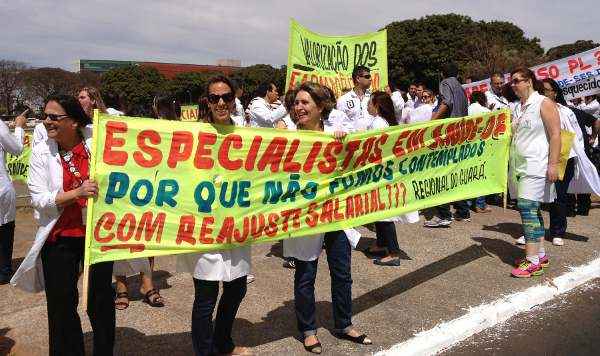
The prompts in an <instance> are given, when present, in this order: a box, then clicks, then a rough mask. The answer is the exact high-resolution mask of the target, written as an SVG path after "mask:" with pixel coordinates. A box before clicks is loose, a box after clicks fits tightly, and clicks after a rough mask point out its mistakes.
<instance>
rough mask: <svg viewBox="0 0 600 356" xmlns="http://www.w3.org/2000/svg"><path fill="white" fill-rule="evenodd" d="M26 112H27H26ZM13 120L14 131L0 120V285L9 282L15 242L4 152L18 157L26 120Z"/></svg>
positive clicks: (12, 190)
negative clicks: (11, 131)
mask: <svg viewBox="0 0 600 356" xmlns="http://www.w3.org/2000/svg"><path fill="white" fill-rule="evenodd" d="M26 112H27V111H26ZM26 112H24V113H23V114H21V115H19V116H17V117H16V118H15V131H14V133H13V134H11V133H10V130H9V129H8V126H7V125H6V124H5V123H4V121H2V120H0V285H2V284H6V283H8V281H10V275H11V274H12V251H13V242H14V240H15V216H16V213H17V211H16V195H15V188H14V187H13V184H12V181H11V179H10V176H9V175H8V172H7V171H6V163H5V161H4V160H5V154H4V153H5V152H8V153H10V154H13V155H20V154H21V152H22V151H23V138H24V136H25V131H23V127H24V126H25V124H26V122H27V119H26V118H25V116H23V115H25V113H26Z"/></svg>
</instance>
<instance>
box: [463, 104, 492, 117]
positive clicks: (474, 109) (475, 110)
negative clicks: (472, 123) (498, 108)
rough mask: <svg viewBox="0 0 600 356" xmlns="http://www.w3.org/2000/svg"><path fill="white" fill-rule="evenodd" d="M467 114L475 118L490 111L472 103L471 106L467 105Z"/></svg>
mask: <svg viewBox="0 0 600 356" xmlns="http://www.w3.org/2000/svg"><path fill="white" fill-rule="evenodd" d="M467 112H468V115H469V116H475V115H481V114H486V113H489V112H491V111H490V109H488V108H486V107H485V106H482V105H481V104H479V103H478V102H474V103H473V104H471V105H469V107H468V108H467Z"/></svg>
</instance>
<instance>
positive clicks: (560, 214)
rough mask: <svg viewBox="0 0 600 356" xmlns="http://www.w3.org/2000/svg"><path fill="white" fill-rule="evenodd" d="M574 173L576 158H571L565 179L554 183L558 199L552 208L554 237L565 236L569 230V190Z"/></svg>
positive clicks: (551, 217)
mask: <svg viewBox="0 0 600 356" xmlns="http://www.w3.org/2000/svg"><path fill="white" fill-rule="evenodd" d="M574 174H575V159H574V158H571V159H569V160H568V161H567V168H566V169H565V175H564V177H563V180H557V181H556V182H555V183H554V187H556V199H555V200H554V203H553V204H552V207H551V208H550V234H551V236H552V237H563V236H564V235H565V233H566V232H567V210H568V208H567V207H568V203H569V195H568V194H567V190H568V189H569V184H570V183H571V179H573V175H574Z"/></svg>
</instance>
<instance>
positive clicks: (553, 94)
mask: <svg viewBox="0 0 600 356" xmlns="http://www.w3.org/2000/svg"><path fill="white" fill-rule="evenodd" d="M542 84H543V86H544V95H545V96H546V97H547V98H549V99H552V100H553V101H555V102H556V107H557V109H558V113H559V115H560V127H561V129H562V130H565V131H569V132H572V133H574V134H575V137H574V139H573V145H572V146H571V151H570V152H569V160H568V161H567V166H566V169H565V174H564V176H563V179H562V180H557V181H556V182H555V183H554V186H555V187H556V199H555V200H554V203H553V204H552V206H551V208H550V229H549V230H550V235H551V237H552V244H554V245H556V246H562V245H563V244H564V241H563V237H564V235H565V233H566V231H567V210H568V203H569V202H568V200H569V197H568V193H595V194H600V178H599V177H598V171H597V170H596V167H595V166H594V164H593V163H592V162H591V161H590V160H589V158H588V157H587V155H586V153H585V148H584V147H585V146H584V142H583V140H584V137H583V132H582V131H581V128H580V126H579V123H578V122H577V118H576V117H575V113H573V111H572V110H571V109H569V108H568V107H567V102H566V101H565V98H564V96H563V94H562V90H561V89H560V86H559V85H558V83H557V82H556V81H555V80H554V79H550V78H548V79H544V80H542Z"/></svg>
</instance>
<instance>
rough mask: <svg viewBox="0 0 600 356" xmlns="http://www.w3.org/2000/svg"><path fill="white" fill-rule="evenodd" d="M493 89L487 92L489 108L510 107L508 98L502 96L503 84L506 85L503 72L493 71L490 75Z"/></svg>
mask: <svg viewBox="0 0 600 356" xmlns="http://www.w3.org/2000/svg"><path fill="white" fill-rule="evenodd" d="M490 85H491V90H488V91H486V92H485V97H486V99H487V105H488V109H490V110H501V109H505V108H508V100H506V98H505V97H503V96H502V86H503V85H504V76H503V75H502V73H498V72H496V73H492V75H491V76H490Z"/></svg>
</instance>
